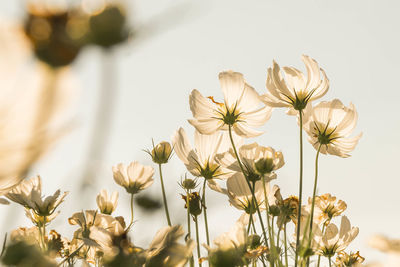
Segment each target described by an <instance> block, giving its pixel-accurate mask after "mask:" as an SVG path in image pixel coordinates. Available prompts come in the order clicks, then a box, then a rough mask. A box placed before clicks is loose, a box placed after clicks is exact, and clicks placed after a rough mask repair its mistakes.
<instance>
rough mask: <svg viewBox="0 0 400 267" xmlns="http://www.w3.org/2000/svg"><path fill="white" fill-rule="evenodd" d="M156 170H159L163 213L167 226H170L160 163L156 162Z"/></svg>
mask: <svg viewBox="0 0 400 267" xmlns="http://www.w3.org/2000/svg"><path fill="white" fill-rule="evenodd" d="M158 170H159V171H160V180H161V189H162V195H163V201H164V208H165V215H166V216H167V221H168V226H171V219H170V218H169V212H168V204H167V198H166V196H165V189H164V180H163V176H162V171H161V164H158Z"/></svg>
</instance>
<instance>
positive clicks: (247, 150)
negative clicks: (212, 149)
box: [217, 143, 285, 182]
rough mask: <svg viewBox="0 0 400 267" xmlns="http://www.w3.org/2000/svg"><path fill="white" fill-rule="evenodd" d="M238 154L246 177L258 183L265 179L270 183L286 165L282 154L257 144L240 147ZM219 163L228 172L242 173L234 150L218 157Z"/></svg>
mask: <svg viewBox="0 0 400 267" xmlns="http://www.w3.org/2000/svg"><path fill="white" fill-rule="evenodd" d="M238 152H239V157H240V160H241V162H242V164H243V166H244V170H245V172H246V176H247V177H248V179H249V180H250V181H257V180H260V179H261V177H264V178H265V181H266V182H269V181H271V180H272V179H275V178H276V174H275V170H277V169H279V168H281V167H282V166H283V165H284V164H285V162H284V160H283V154H282V152H280V151H275V150H274V149H273V148H271V147H264V146H260V145H258V144H257V143H252V144H248V145H242V146H240V147H239V150H238ZM217 161H218V162H219V163H220V164H221V165H222V166H223V167H224V168H225V169H227V171H231V172H232V171H233V172H241V168H240V165H239V163H238V161H237V159H236V156H235V153H234V152H233V150H232V149H230V150H229V151H228V152H226V153H224V154H221V155H218V156H217Z"/></svg>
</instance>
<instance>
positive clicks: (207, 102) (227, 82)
mask: <svg viewBox="0 0 400 267" xmlns="http://www.w3.org/2000/svg"><path fill="white" fill-rule="evenodd" d="M219 80H220V84H221V89H222V92H223V94H224V103H218V102H216V101H214V98H213V97H209V98H208V99H207V98H205V97H204V96H203V95H202V94H201V93H200V92H199V91H197V90H193V91H192V93H191V94H190V97H189V103H190V109H191V111H192V113H193V117H194V119H191V120H189V122H190V124H192V125H193V126H194V127H196V129H197V130H198V131H199V132H200V133H202V134H213V133H215V132H216V131H218V130H227V129H228V126H229V125H230V126H232V128H233V130H234V132H235V133H236V134H238V135H240V136H242V137H254V136H258V135H260V134H262V132H261V131H258V130H255V129H253V128H254V127H259V126H261V125H263V124H264V123H265V122H267V121H268V119H269V118H270V116H271V110H272V109H271V108H270V107H268V106H263V107H260V104H261V100H260V96H259V95H258V93H257V92H256V91H255V90H254V88H253V87H251V86H250V85H248V84H247V83H246V82H245V80H244V78H243V75H242V74H241V73H239V72H233V71H226V72H221V73H220V74H219Z"/></svg>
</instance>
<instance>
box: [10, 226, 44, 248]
mask: <svg viewBox="0 0 400 267" xmlns="http://www.w3.org/2000/svg"><path fill="white" fill-rule="evenodd" d="M10 240H11V241H12V242H18V241H23V242H25V243H27V244H29V245H38V244H40V233H39V228H38V227H36V226H33V227H31V228H26V227H19V228H18V229H15V230H13V231H11V234H10Z"/></svg>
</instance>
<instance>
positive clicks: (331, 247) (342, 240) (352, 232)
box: [313, 216, 358, 257]
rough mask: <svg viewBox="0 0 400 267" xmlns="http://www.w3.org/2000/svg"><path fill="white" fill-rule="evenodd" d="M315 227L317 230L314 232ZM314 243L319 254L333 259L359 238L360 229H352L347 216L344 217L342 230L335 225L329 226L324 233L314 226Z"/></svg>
mask: <svg viewBox="0 0 400 267" xmlns="http://www.w3.org/2000/svg"><path fill="white" fill-rule="evenodd" d="M314 227H316V228H317V229H315V232H314ZM313 232H314V237H313V238H314V241H315V243H316V244H318V245H317V247H318V248H317V253H318V254H321V255H323V256H325V257H332V256H334V255H335V253H338V252H341V251H343V250H345V249H346V248H347V246H348V245H349V244H350V243H351V242H352V241H353V240H354V239H355V238H356V237H357V235H358V227H351V225H350V221H349V219H348V218H347V217H346V216H342V220H341V223H340V229H338V228H337V226H336V225H335V224H333V223H330V224H328V226H327V227H326V229H325V231H324V233H322V231H321V229H320V228H319V226H313Z"/></svg>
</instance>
